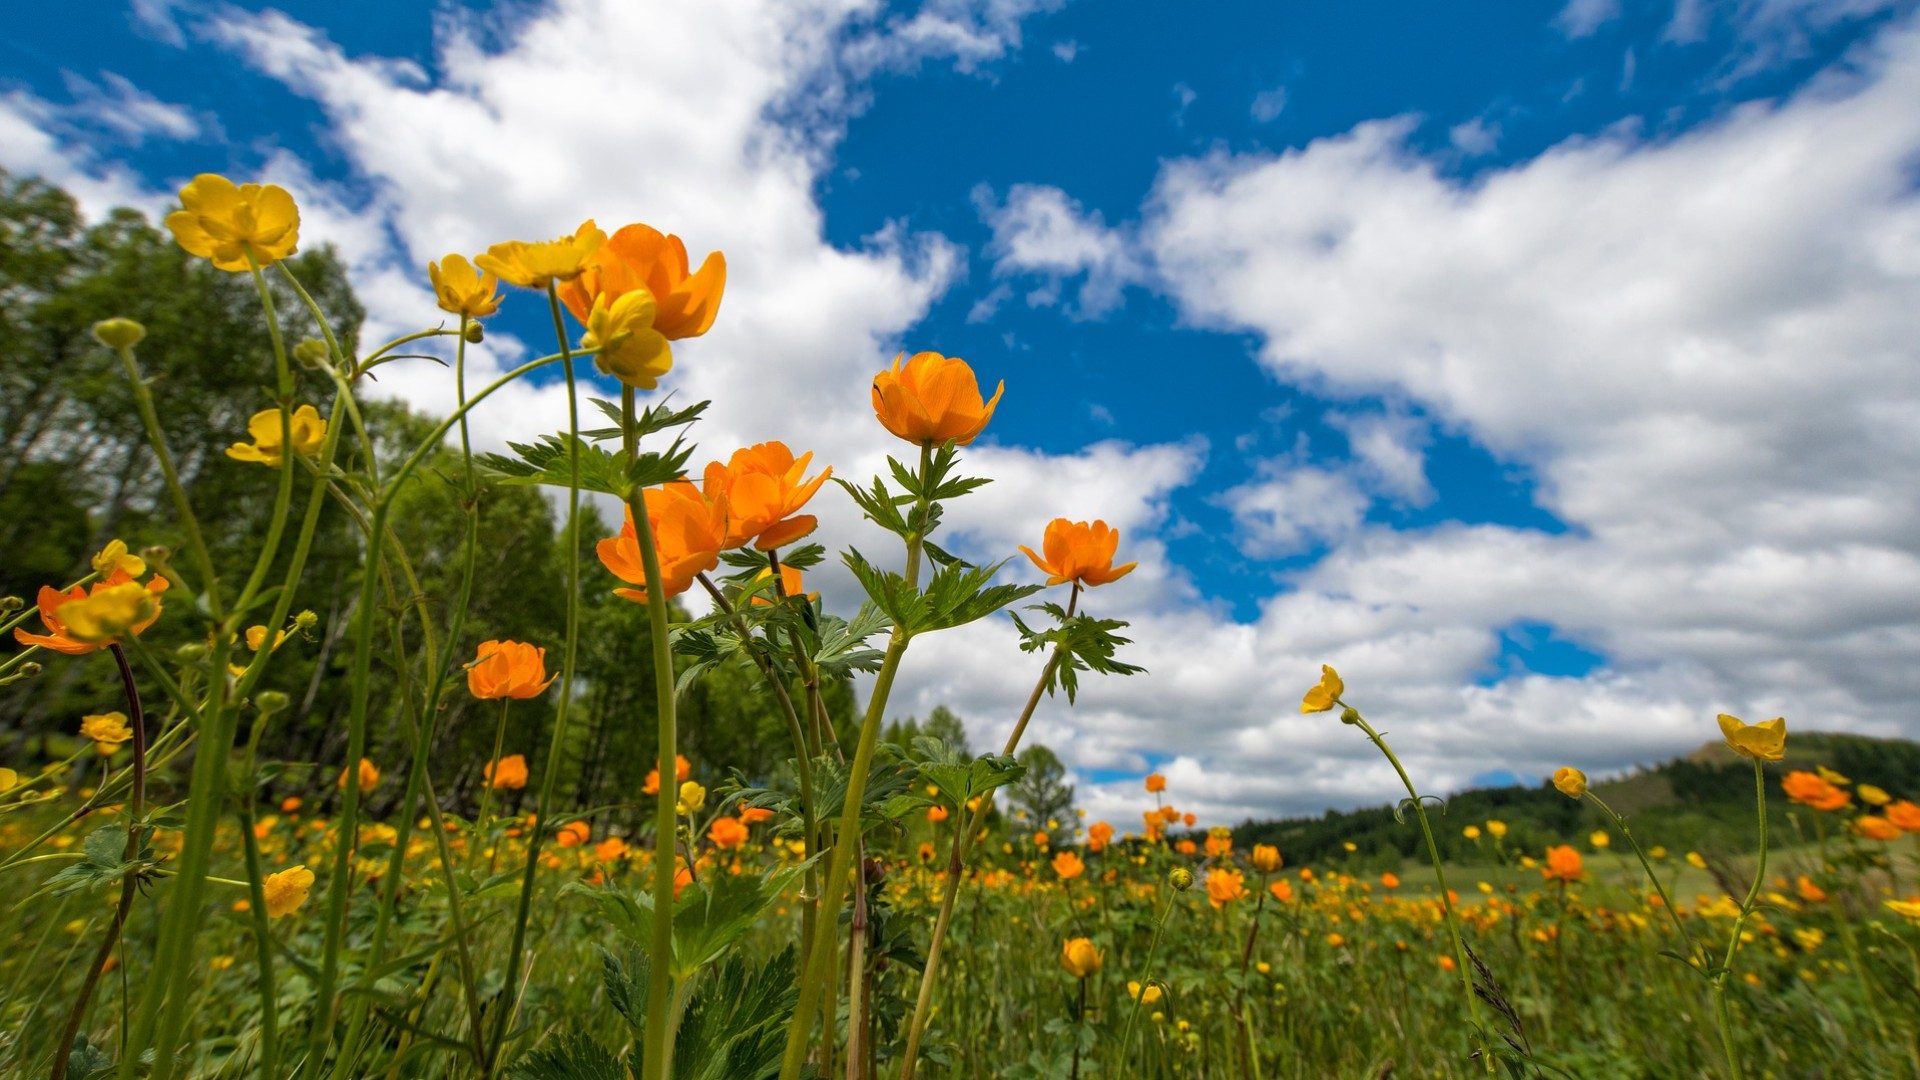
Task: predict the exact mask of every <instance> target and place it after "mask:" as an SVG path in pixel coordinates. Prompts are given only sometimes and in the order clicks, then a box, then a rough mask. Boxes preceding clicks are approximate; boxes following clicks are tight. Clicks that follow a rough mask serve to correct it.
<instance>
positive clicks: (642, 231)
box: [559, 223, 727, 341]
mask: <svg viewBox="0 0 1920 1080" xmlns="http://www.w3.org/2000/svg"><path fill="white" fill-rule="evenodd" d="M691 265H692V264H691V262H690V261H689V260H688V258H687V245H686V244H684V243H682V242H681V240H680V238H679V237H678V236H674V235H672V234H671V233H662V232H660V231H659V230H658V229H655V228H652V227H651V226H647V225H641V224H638V223H636V224H633V225H626V226H622V227H621V228H619V229H617V230H615V231H614V234H613V235H612V236H609V237H607V241H606V243H604V244H602V245H600V247H599V249H598V250H596V251H595V252H594V253H593V256H592V257H591V258H589V259H588V260H587V263H586V266H585V268H584V269H582V270H581V272H580V276H578V277H576V278H574V279H573V280H572V281H569V282H566V283H565V284H563V285H561V286H560V289H559V292H560V302H561V303H563V304H565V305H567V310H568V311H571V312H573V317H574V318H576V319H579V320H580V321H581V322H585V321H587V313H588V312H589V311H591V310H592V308H593V304H594V301H595V300H597V299H600V298H602V297H604V298H606V299H608V300H616V299H618V298H620V297H621V296H624V295H626V294H627V293H632V292H639V291H641V290H645V291H646V292H648V293H649V294H651V295H652V296H653V302H654V304H655V305H656V312H655V314H654V317H653V327H654V329H655V330H657V331H659V332H660V333H661V335H663V336H665V337H667V338H670V339H672V340H675V341H678V340H679V339H681V338H690V337H699V336H700V335H701V334H704V333H706V332H707V331H708V330H709V329H711V328H712V326H713V319H714V316H715V315H717V314H719V311H720V296H721V294H722V293H723V292H725V291H726V287H727V257H726V256H725V255H723V254H721V253H720V252H718V251H715V252H713V253H711V254H709V255H708V256H707V257H706V259H705V260H704V261H703V262H701V264H700V269H699V270H697V271H692V272H689V271H690V269H691Z"/></svg>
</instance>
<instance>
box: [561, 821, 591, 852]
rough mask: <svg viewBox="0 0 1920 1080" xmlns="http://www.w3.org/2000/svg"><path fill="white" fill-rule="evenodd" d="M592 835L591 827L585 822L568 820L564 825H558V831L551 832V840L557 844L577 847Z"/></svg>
mask: <svg viewBox="0 0 1920 1080" xmlns="http://www.w3.org/2000/svg"><path fill="white" fill-rule="evenodd" d="M592 835H593V829H592V828H591V827H589V826H588V825H587V823H586V822H584V821H569V822H567V823H566V824H565V825H562V826H560V829H559V831H558V832H555V833H554V834H553V840H554V843H556V844H559V845H560V846H561V847H579V846H580V845H581V844H584V843H586V842H587V838H588V837H591V836H592Z"/></svg>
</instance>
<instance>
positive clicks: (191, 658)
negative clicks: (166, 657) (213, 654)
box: [173, 641, 207, 664]
mask: <svg viewBox="0 0 1920 1080" xmlns="http://www.w3.org/2000/svg"><path fill="white" fill-rule="evenodd" d="M173 655H174V658H175V659H178V660H182V661H184V662H186V663H189V664H197V663H199V662H200V661H202V660H205V659H206V658H207V647H206V646H205V645H203V644H201V643H200V642H198V641H189V642H187V643H186V644H185V645H182V646H180V647H179V648H177V649H175V650H173Z"/></svg>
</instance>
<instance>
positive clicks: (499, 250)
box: [473, 218, 607, 289]
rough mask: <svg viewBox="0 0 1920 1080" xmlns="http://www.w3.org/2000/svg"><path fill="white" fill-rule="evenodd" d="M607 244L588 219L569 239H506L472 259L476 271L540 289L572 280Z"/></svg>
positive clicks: (567, 237)
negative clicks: (538, 240)
mask: <svg viewBox="0 0 1920 1080" xmlns="http://www.w3.org/2000/svg"><path fill="white" fill-rule="evenodd" d="M606 242H607V234H606V233H603V232H601V231H600V228H599V226H597V225H595V224H594V223H593V220H592V219H591V218H589V219H588V220H586V221H583V222H581V223H580V227H579V228H577V229H575V230H573V235H572V236H563V237H560V238H559V239H558V240H546V241H542V242H539V243H532V244H529V243H527V242H525V241H522V240H509V241H507V242H506V243H503V244H495V245H493V246H492V247H490V248H488V249H487V253H486V254H485V255H480V256H477V257H475V259H474V260H473V261H474V264H475V265H477V266H479V267H480V269H482V270H485V271H488V272H489V273H492V274H494V275H496V276H498V277H499V279H500V280H501V281H505V282H508V283H509V284H513V285H518V286H520V287H521V288H523V289H544V288H546V287H547V286H548V285H551V284H553V283H554V282H556V281H572V280H573V279H574V278H577V277H579V276H580V272H581V271H582V270H585V269H586V267H587V259H588V258H589V257H591V256H592V255H593V253H594V252H596V251H598V250H600V245H601V244H604V243H606Z"/></svg>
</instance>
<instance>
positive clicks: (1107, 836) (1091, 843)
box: [1087, 821, 1113, 852]
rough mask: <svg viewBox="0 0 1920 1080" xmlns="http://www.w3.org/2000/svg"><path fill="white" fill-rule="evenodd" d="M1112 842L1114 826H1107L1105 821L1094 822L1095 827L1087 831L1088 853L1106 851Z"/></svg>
mask: <svg viewBox="0 0 1920 1080" xmlns="http://www.w3.org/2000/svg"><path fill="white" fill-rule="evenodd" d="M1112 842H1113V826H1111V825H1109V824H1107V823H1106V822H1104V821H1096V822H1094V823H1093V827H1092V828H1090V829H1088V830H1087V850H1088V851H1093V852H1100V851H1105V850H1106V849H1107V845H1108V844H1110V843H1112Z"/></svg>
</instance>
